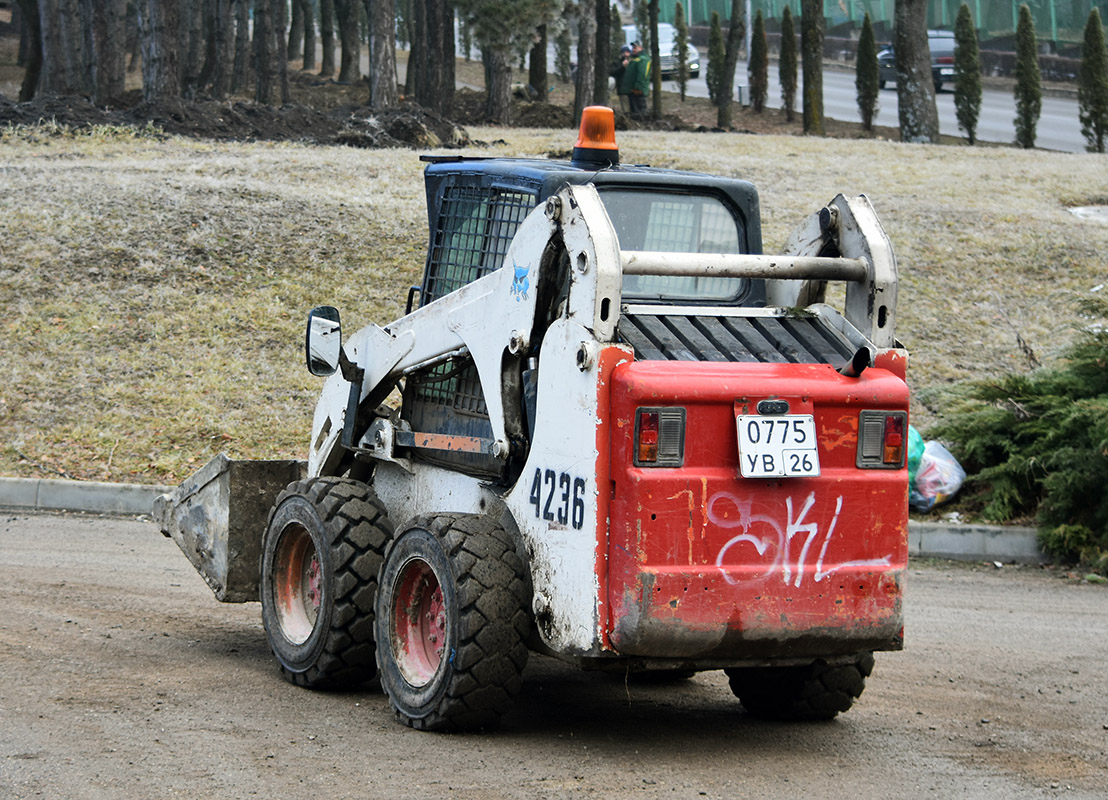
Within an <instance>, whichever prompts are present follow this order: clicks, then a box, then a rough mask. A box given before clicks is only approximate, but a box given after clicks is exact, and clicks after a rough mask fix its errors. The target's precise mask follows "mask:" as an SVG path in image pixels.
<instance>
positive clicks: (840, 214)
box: [766, 194, 897, 349]
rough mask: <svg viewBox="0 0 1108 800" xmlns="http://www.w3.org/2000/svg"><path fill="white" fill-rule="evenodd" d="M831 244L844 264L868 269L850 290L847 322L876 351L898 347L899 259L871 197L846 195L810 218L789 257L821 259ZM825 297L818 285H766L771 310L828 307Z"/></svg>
mask: <svg viewBox="0 0 1108 800" xmlns="http://www.w3.org/2000/svg"><path fill="white" fill-rule="evenodd" d="M829 244H830V245H833V246H834V247H835V248H836V249H837V250H838V252H839V254H840V255H841V256H842V258H843V259H847V260H857V261H860V262H861V263H863V264H864V265H865V274H864V275H863V276H861V277H860V279H856V280H853V281H851V282H849V283H847V285H846V304H845V308H844V312H845V313H844V316H845V317H846V320H847V322H849V323H850V324H851V325H853V326H854V327H855V328H857V329H858V331H859V332H860V333H861V334H862V335H863V336H864V337H865V338H866V339H868V340H869V341H870V342H872V343H873V345H874V346H875V347H877V348H879V349H887V348H893V347H896V346H897V345H896V281H897V274H896V257H895V256H894V255H893V246H892V243H891V242H890V241H889V237H888V235H887V234H886V233H885V229H884V228H883V227H882V226H881V222H880V221H879V220H878V219H877V213H876V212H875V211H874V210H873V206H872V205H870V202H869V199H868V198H866V196H865V195H858V196H857V197H845V196H843V195H841V194H840V195H838V196H837V197H835V199H834V200H832V201H831V202H830V203H828V204H827V207H826V208H822V209H820V210H819V211H818V212H817V213H815V214H812V215H811V216H810V217H808V218H807V219H805V220H804V222H803V223H802V224H801V225H800V226H799V227H798V228H797V229H796V230H795V231H793V233H792V235H791V236H789V239H788V241H786V243H785V254H786V255H788V256H817V255H819V254H820V253H821V252H822V251H823V250H824V248H826V247H827V246H828V245H829ZM813 277H815V276H813ZM821 294H822V292H821V291H819V290H818V289H817V288H816V287H815V285H814V283H813V281H812V280H780V281H778V280H769V281H766V304H767V305H770V306H780V307H785V308H789V307H794V306H807V305H809V304H811V303H814V302H822V297H821Z"/></svg>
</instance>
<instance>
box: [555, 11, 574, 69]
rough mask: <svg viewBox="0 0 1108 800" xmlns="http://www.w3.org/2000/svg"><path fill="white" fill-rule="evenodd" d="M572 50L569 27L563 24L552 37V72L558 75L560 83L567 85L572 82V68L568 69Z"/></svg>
mask: <svg viewBox="0 0 1108 800" xmlns="http://www.w3.org/2000/svg"><path fill="white" fill-rule="evenodd" d="M572 50H573V41H572V40H571V39H570V36H569V26H568V25H566V24H564V22H563V25H562V27H561V28H560V29H559V30H558V35H557V36H555V37H554V71H555V72H557V73H558V80H560V81H561V82H562V83H569V82H570V81H571V80H573V76H572V74H571V73H572V68H571V67H570V63H571V61H570V60H571V59H572V58H573V56H572V55H571V51H572Z"/></svg>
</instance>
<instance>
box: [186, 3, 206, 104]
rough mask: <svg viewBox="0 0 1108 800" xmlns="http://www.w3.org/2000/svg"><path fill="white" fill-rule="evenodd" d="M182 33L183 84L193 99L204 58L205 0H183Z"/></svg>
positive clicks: (197, 87)
mask: <svg viewBox="0 0 1108 800" xmlns="http://www.w3.org/2000/svg"><path fill="white" fill-rule="evenodd" d="M181 12H182V17H181V23H182V24H181V34H182V36H183V37H184V38H183V47H182V50H181V52H182V53H183V54H184V56H185V63H184V75H183V76H182V80H181V86H182V88H183V89H184V94H185V96H186V97H188V98H190V99H192V98H193V97H195V96H196V92H197V90H198V89H199V88H200V86H199V84H200V73H201V71H202V70H203V58H204V3H203V0H181Z"/></svg>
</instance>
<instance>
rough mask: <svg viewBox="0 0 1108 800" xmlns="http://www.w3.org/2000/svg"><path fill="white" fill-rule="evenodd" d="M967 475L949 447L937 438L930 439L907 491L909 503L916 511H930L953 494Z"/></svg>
mask: <svg viewBox="0 0 1108 800" xmlns="http://www.w3.org/2000/svg"><path fill="white" fill-rule="evenodd" d="M965 479H966V471H965V470H964V469H962V465H961V464H959V463H958V459H956V458H955V457H954V456H952V455H951V454H950V451H949V450H947V449H946V448H945V447H943V446H942V445H941V444H939V443H938V442H935V441H931V442H927V443H926V444H925V445H924V447H923V456H922V457H921V458H920V462H919V469H917V470H916V479H915V482H914V483H913V484H912V486H911V487H910V488H909V491H908V505H910V506H911V507H912V508H913V509H914V510H916V511H930V510H931V509H932V508H934V507H935V506H936V505H939V504H940V503H945V502H946V501H947V500H949V499H950V498H951V497H953V496H954V494H955V493H956V492H957V491H958V490H959V489H961V488H962V482H963V481H964V480H965Z"/></svg>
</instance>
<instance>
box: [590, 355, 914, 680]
mask: <svg viewBox="0 0 1108 800" xmlns="http://www.w3.org/2000/svg"><path fill="white" fill-rule="evenodd" d="M769 387H772V393H770V392H768V391H767V389H768V388H769ZM771 397H772V398H774V399H784V400H787V401H788V402H789V413H791V414H813V415H814V417H815V424H816V434H817V438H818V440H819V459H820V475H819V477H812V478H780V479H748V478H743V477H741V475H740V470H739V457H738V436H737V432H736V423H735V416H736V414H741V413H749V414H753V413H756V411H755V408H756V404H757V403H758V401H759V400H763V399H768V398H771ZM645 406H650V407H659V406H661V407H664V406H680V407H683V408H685V409H686V415H687V416H686V429H685V452H684V463H683V465H682V466H680V467H673V468H640V467H635V466H633V463H634V462H633V458H632V448H633V439H634V427H635V410H636V408H639V407H645ZM865 409H877V410H883V411H905V412H906V411H907V409H908V389H907V386H906V385H905V383H904V381H903V380H902V378H901V377H900V376H899V375H897V374H894V373H893V372H890V371H889V370H887V369H881V368H871V369H867V370H865V371H864V372H863V374H862V375H861V376H860V377H857V378H847V377H844V376H842V375H839V374H838V373H837V372H836V371H835V370H833V369H832V368H830V367H828V366H825V365H809V364H766V363H751V364H748V363H706V362H677V361H641V362H631V363H626V364H622V365H620V366H618V367H617V368H616V369H615V371H614V373H613V377H612V383H611V414H610V431H611V440H610V452H611V482H612V486H611V505H610V509H609V514H610V516H609V536H608V542H607V555H608V567H607V581H606V587H605V586H603V585H602V588H601V591H602V594H603V593H604V592H605V589H606V595H607V600H608V603H607V605H606V608H607V610H608V611H607V625H606V633H607V639H608V643H609V645H610V646H611V647H612V648H613V649H614V650H615V651H616V652H618V653H620V654H621V655H625V656H640V657H647V658H650V657H656V658H684V659H695V660H703V661H735V662H736V663H738V662H740V661H743V660H746V659H754V660H757V659H763V658H782V657H784V658H790V657H795V658H806V657H809V656H813V657H814V656H822V657H827V656H834V655H838V654H848V653H855V652H858V651H860V650H876V649H896V648H898V647H899V646H900V635H901V631H902V610H901V603H902V593H903V580H904V574H905V568H906V565H907V558H908V537H907V520H908V479H907V470H906V469H905V468H900V469H859V468H858V467H857V466H856V451H857V442H858V419H859V412H860V411H862V410H865Z"/></svg>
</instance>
